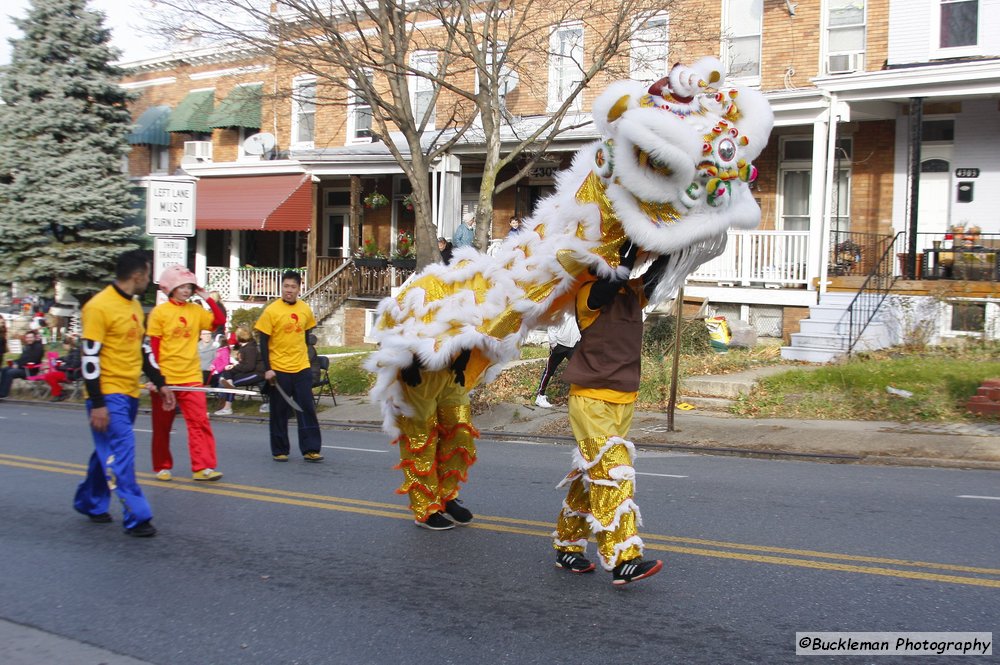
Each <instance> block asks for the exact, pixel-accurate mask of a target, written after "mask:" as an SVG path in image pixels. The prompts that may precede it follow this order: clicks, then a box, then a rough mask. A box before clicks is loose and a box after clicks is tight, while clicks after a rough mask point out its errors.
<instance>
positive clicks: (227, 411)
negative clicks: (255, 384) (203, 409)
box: [214, 406, 233, 416]
mask: <svg viewBox="0 0 1000 665" xmlns="http://www.w3.org/2000/svg"><path fill="white" fill-rule="evenodd" d="M214 415H216V416H231V415H233V408H232V407H231V406H224V407H222V408H221V409H219V410H218V411H216V412H215V414H214Z"/></svg>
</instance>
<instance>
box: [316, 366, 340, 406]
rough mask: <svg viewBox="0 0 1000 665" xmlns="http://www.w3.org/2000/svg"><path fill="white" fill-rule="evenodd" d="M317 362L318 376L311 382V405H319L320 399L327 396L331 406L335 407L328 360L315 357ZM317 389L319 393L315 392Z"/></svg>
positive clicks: (335, 399) (335, 397)
mask: <svg viewBox="0 0 1000 665" xmlns="http://www.w3.org/2000/svg"><path fill="white" fill-rule="evenodd" d="M316 360H317V362H319V376H317V377H316V380H315V381H313V385H312V387H313V404H319V399H320V397H322V396H323V394H324V393H325V394H327V395H329V396H330V398H331V399H333V405H334V406H337V396H336V395H334V394H333V381H332V380H331V379H330V359H329V358H328V357H326V356H317V357H316ZM316 388H319V392H316V390H315V389H316Z"/></svg>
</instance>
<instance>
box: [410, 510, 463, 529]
mask: <svg viewBox="0 0 1000 665" xmlns="http://www.w3.org/2000/svg"><path fill="white" fill-rule="evenodd" d="M413 523H414V524H416V525H417V526H419V527H421V528H424V529H430V530H431V531H445V530H447V529H454V528H455V523H454V522H452V521H451V520H450V519H448V518H447V517H445V516H444V514H443V513H434V514H432V515H431V516H430V517H428V518H427V519H426V520H424V521H423V522H421V521H420V520H414V521H413Z"/></svg>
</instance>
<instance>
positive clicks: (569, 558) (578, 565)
mask: <svg viewBox="0 0 1000 665" xmlns="http://www.w3.org/2000/svg"><path fill="white" fill-rule="evenodd" d="M556 568H565V569H566V570H568V571H569V572H571V573H592V572H594V569H595V568H597V566H595V565H594V564H593V562H591V561H590V559H588V558H587V557H585V556H583V555H582V554H580V553H579V552H557V553H556Z"/></svg>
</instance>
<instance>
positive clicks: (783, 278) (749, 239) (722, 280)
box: [688, 231, 809, 287]
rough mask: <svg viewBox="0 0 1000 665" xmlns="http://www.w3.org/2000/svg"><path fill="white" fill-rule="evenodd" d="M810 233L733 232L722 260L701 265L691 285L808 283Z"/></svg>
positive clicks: (798, 284)
mask: <svg viewBox="0 0 1000 665" xmlns="http://www.w3.org/2000/svg"><path fill="white" fill-rule="evenodd" d="M808 257H809V232H808V231H730V232H729V242H728V243H726V250H725V251H724V252H723V253H722V255H721V256H718V257H716V258H715V259H712V260H711V261H708V262H707V263H704V264H702V265H701V266H700V267H699V268H698V269H697V270H696V271H695V272H693V273H691V275H690V276H689V277H688V281H689V282H715V283H717V284H727V285H734V286H757V285H762V286H777V287H782V286H800V285H803V284H808V283H809V266H808Z"/></svg>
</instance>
